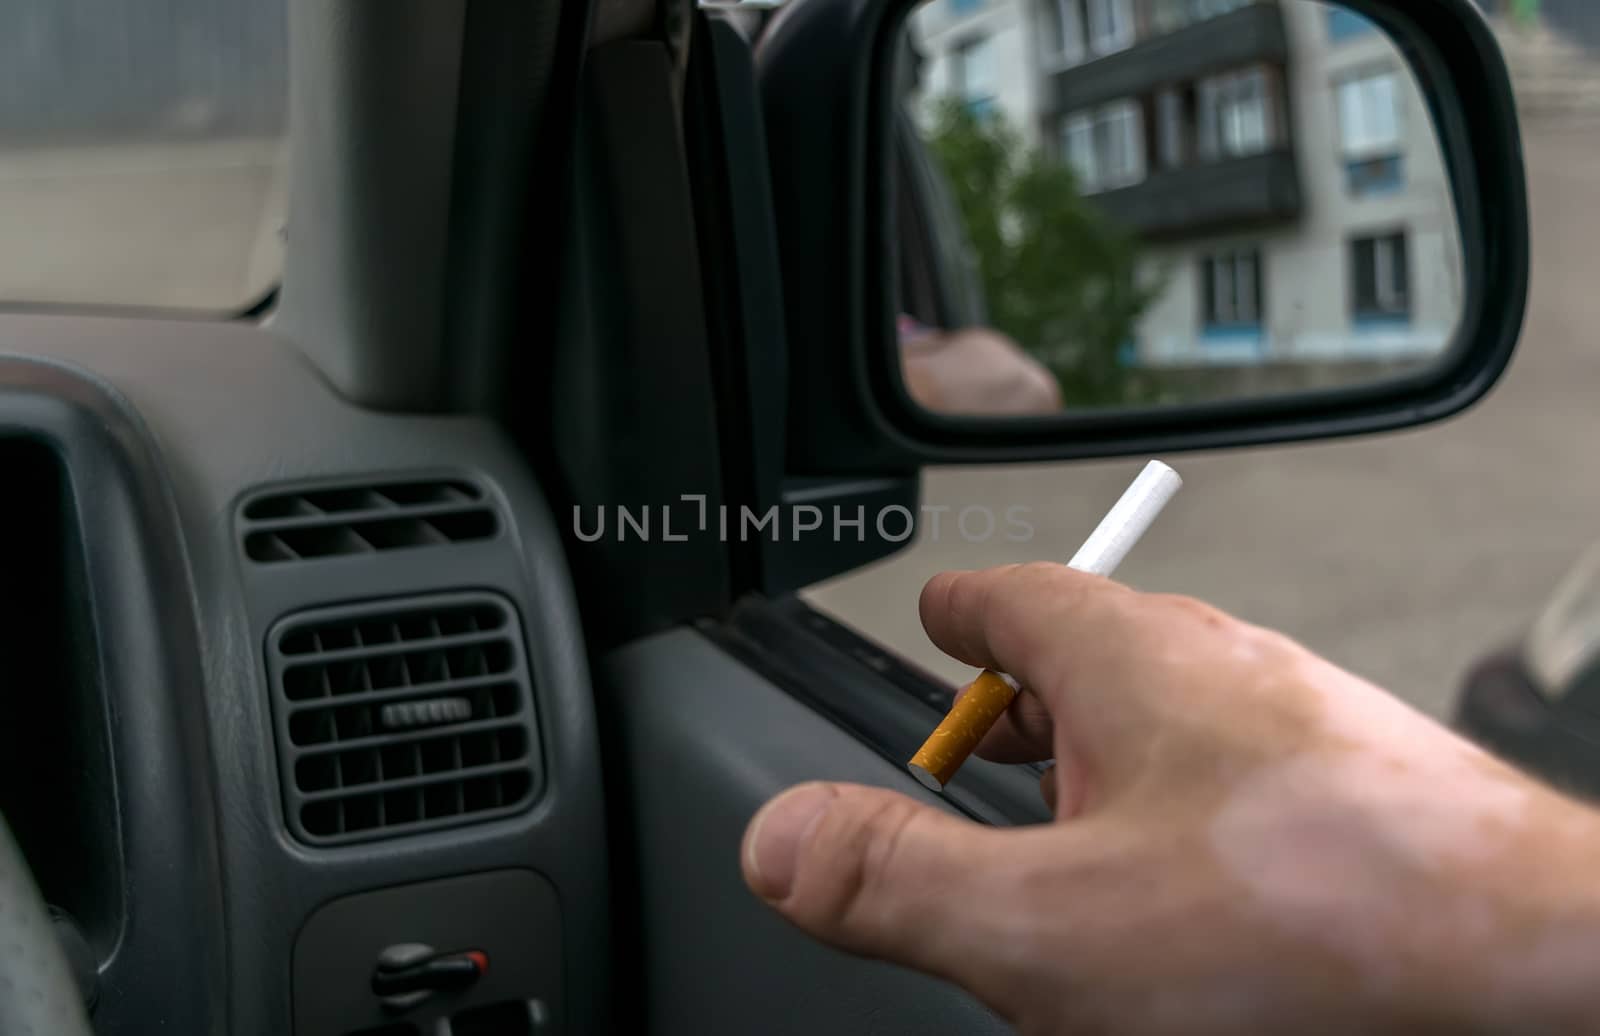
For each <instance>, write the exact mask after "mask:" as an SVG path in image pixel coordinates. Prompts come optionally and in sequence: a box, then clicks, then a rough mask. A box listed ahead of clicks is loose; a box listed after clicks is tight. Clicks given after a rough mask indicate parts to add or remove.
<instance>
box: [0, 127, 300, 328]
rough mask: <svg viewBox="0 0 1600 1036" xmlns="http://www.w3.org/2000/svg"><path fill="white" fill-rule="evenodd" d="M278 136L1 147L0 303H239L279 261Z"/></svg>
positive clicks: (210, 306) (269, 279) (281, 184)
mask: <svg viewBox="0 0 1600 1036" xmlns="http://www.w3.org/2000/svg"><path fill="white" fill-rule="evenodd" d="M283 169H284V156H283V147H282V145H281V143H279V142H278V141H273V140H207V141H190V142H164V143H152V144H141V145H133V146H130V145H125V144H108V145H103V146H98V147H96V146H88V147H85V146H78V147H58V148H30V149H21V150H19V149H13V148H5V147H0V241H3V242H4V244H3V245H0V304H3V303H6V302H12V301H18V300H23V301H28V302H35V303H65V304H69V305H78V304H92V305H112V306H155V307H175V308H180V309H193V310H202V311H204V310H212V311H216V310H221V311H235V310H238V309H242V308H244V307H246V306H248V305H250V304H252V303H254V302H256V301H258V300H259V299H260V298H261V296H262V295H264V294H265V293H266V292H267V290H268V289H270V288H271V286H272V285H273V283H274V282H276V280H277V278H278V271H279V270H280V269H282V266H283V240H282V237H281V234H280V230H281V228H282V224H283V213H284V208H285V194H284V189H285V178H284V175H283Z"/></svg>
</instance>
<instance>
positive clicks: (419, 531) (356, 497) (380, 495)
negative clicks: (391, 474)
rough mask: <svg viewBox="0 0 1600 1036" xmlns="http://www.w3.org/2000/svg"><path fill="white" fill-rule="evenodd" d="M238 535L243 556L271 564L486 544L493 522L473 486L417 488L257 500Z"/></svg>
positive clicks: (311, 492) (391, 485) (425, 484)
mask: <svg viewBox="0 0 1600 1036" xmlns="http://www.w3.org/2000/svg"><path fill="white" fill-rule="evenodd" d="M243 527H244V552H245V554H246V556H248V557H249V558H250V560H252V561H258V562H263V563H271V562H281V561H300V560H304V559H307V558H325V557H333V556H336V555H340V554H370V553H373V552H376V551H380V550H402V549H406V548H411V547H431V546H436V545H439V544H444V543H465V542H468V541H470V540H486V539H489V538H490V537H492V536H494V535H495V534H496V533H497V532H498V531H499V522H498V521H497V520H496V518H495V512H494V509H493V508H492V507H491V506H490V505H489V503H488V501H486V500H485V499H484V494H483V490H482V489H480V488H479V487H478V486H475V485H473V484H472V483H470V482H463V481H417V482H384V483H377V484H373V485H361V486H333V487H322V488H315V489H304V490H298V491H295V492H290V493H272V494H269V495H265V496H258V497H255V498H254V499H252V500H250V501H248V502H246V504H245V505H244V521H243Z"/></svg>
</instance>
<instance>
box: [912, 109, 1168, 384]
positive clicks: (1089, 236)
mask: <svg viewBox="0 0 1600 1036" xmlns="http://www.w3.org/2000/svg"><path fill="white" fill-rule="evenodd" d="M929 146H930V148H931V150H932V152H933V155H934V157H935V159H936V160H937V161H938V162H939V164H940V165H941V166H942V167H943V170H944V173H945V177H946V179H947V180H948V181H949V184H950V188H951V193H952V194H953V195H954V197H955V202H956V207H957V208H958V209H959V210H960V213H961V217H962V222H963V224H964V225H965V230H966V234H967V242H968V244H969V245H970V246H971V248H972V250H973V253H974V255H975V258H976V262H977V266H978V270H979V277H980V279H981V281H982V287H983V292H984V295H985V297H986V299H987V301H988V306H989V323H990V324H991V325H992V326H993V327H994V328H995V329H996V330H999V331H1002V332H1004V333H1005V334H1007V335H1009V336H1010V337H1011V338H1012V339H1013V340H1015V341H1016V342H1017V343H1018V344H1019V345H1021V346H1022V347H1023V348H1024V349H1027V350H1028V351H1029V352H1030V353H1032V354H1033V355H1034V356H1035V357H1037V358H1038V359H1039V360H1040V361H1041V362H1043V363H1044V364H1045V365H1046V366H1048V367H1049V368H1050V369H1051V370H1052V371H1054V372H1055V374H1056V376H1057V378H1059V379H1060V381H1061V391H1062V396H1063V398H1064V400H1065V401H1066V403H1067V405H1069V406H1074V405H1076V406H1107V405H1113V404H1126V403H1134V402H1142V401H1146V397H1147V396H1148V392H1149V390H1148V388H1147V386H1145V384H1144V379H1141V378H1139V377H1138V376H1137V375H1136V372H1134V371H1131V370H1130V369H1128V368H1127V367H1125V366H1124V365H1123V364H1122V362H1121V353H1122V351H1123V349H1124V347H1125V346H1126V345H1127V343H1129V342H1131V341H1132V340H1133V337H1134V330H1135V327H1136V325H1137V323H1138V320H1139V317H1140V315H1141V314H1143V313H1144V311H1145V309H1146V308H1147V307H1148V306H1149V305H1150V303H1151V301H1152V300H1153V299H1154V298H1155V296H1156V295H1157V294H1158V293H1159V291H1160V285H1159V284H1157V283H1151V280H1152V278H1149V277H1145V278H1143V279H1141V277H1140V272H1139V261H1138V260H1139V253H1138V243H1137V241H1136V240H1135V239H1134V237H1133V235H1131V234H1130V233H1128V232H1127V231H1126V230H1124V229H1123V228H1121V227H1119V226H1117V225H1116V224H1115V223H1113V222H1112V221H1111V220H1109V219H1108V218H1106V216H1105V215H1104V213H1102V212H1101V211H1100V209H1099V208H1098V207H1097V206H1096V205H1095V204H1094V203H1093V202H1092V201H1088V200H1086V199H1085V198H1084V196H1083V192H1082V191H1081V190H1080V189H1079V185H1078V181H1077V177H1076V175H1075V174H1074V173H1073V170H1072V169H1071V168H1070V167H1068V166H1066V165H1065V164H1063V163H1061V162H1057V161H1055V160H1053V159H1052V158H1050V157H1048V156H1046V155H1044V154H1043V153H1041V152H1040V151H1039V150H1038V149H1032V148H1028V147H1027V146H1026V145H1025V144H1024V142H1023V141H1022V138H1021V137H1020V136H1019V135H1018V134H1017V132H1016V131H1015V130H1014V129H1013V128H1012V127H1011V126H1009V125H1008V124H1007V123H1006V121H1005V120H1004V119H1003V118H1001V117H1000V116H999V115H997V114H993V113H986V114H979V113H977V112H975V111H973V110H972V108H971V107H970V106H968V105H967V104H964V103H962V102H961V101H960V100H957V99H952V98H947V99H942V100H940V101H938V102H936V104H935V110H934V113H933V125H932V132H931V134H930V136H929ZM1158 279H1159V278H1157V280H1158Z"/></svg>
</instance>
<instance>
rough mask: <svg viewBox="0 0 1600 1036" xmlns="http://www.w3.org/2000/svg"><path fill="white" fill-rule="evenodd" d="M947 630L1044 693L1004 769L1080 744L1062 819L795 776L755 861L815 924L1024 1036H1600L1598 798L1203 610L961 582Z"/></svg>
mask: <svg viewBox="0 0 1600 1036" xmlns="http://www.w3.org/2000/svg"><path fill="white" fill-rule="evenodd" d="M922 620H923V624H924V626H926V628H927V630H928V634H929V636H930V637H931V638H932V639H933V641H934V642H935V643H936V644H938V645H939V646H940V647H941V648H943V649H944V650H945V651H946V652H948V653H950V654H951V655H953V656H955V657H957V658H959V659H961V660H963V661H965V662H968V663H970V664H972V665H974V666H987V667H992V668H995V669H1000V670H1003V671H1006V672H1010V673H1012V674H1014V675H1015V676H1017V677H1019V678H1020V679H1021V680H1022V682H1023V683H1024V684H1025V685H1026V686H1027V687H1028V688H1029V693H1025V694H1023V695H1021V696H1019V697H1018V699H1017V701H1016V703H1015V704H1014V705H1013V706H1012V710H1011V712H1010V713H1009V714H1008V715H1007V716H1006V717H1004V718H1003V719H1002V721H1001V723H1000V725H999V726H997V727H996V729H995V730H994V731H992V732H991V734H990V735H989V737H988V738H987V740H986V741H985V742H984V745H983V747H982V749H981V752H982V754H984V755H985V756H987V757H989V758H992V759H1000V760H1007V761H1018V760H1032V759H1043V758H1046V757H1054V758H1055V759H1056V760H1057V761H1058V765H1057V766H1056V767H1055V768H1054V769H1053V770H1051V771H1050V772H1049V773H1048V774H1047V775H1046V778H1045V782H1044V790H1045V794H1046V797H1047V799H1049V800H1050V801H1051V802H1052V803H1053V804H1054V806H1055V810H1056V814H1057V821H1056V822H1055V823H1053V824H1049V825H1043V826H1039V827H1032V828H1023V829H1011V830H997V829H994V828H989V827H982V826H978V825H975V824H971V823H967V822H965V821H962V820H958V819H955V818H954V817H952V816H950V815H948V814H946V813H944V812H941V811H938V810H935V809H933V808H930V807H927V806H923V805H920V804H918V803H916V802H914V801H913V800H911V799H909V798H906V797H904V796H901V795H898V794H894V793H891V792H888V791H883V790H879V789H873V788H864V787H857V786H851V785H834V784H809V785H803V786H801V787H800V788H797V789H792V790H791V791H789V792H787V793H785V794H784V795H783V796H780V797H779V798H777V799H775V800H774V801H773V802H772V803H770V804H769V805H768V806H767V807H766V808H765V809H763V810H762V812H761V813H760V814H758V815H757V817H756V818H755V819H754V820H753V821H752V822H751V825H750V828H749V830H748V831H747V833H746V836H745V844H744V847H743V861H744V870H745V877H746V880H747V881H748V882H749V884H750V886H751V888H752V889H754V890H755V891H756V892H757V893H758V894H760V895H761V896H762V897H764V898H765V899H767V901H768V902H769V903H771V904H772V906H773V907H774V908H776V909H777V910H778V912H779V913H781V914H783V916H785V917H786V918H788V919H789V920H790V921H792V922H793V923H794V924H796V925H798V926H799V927H800V928H801V929H803V930H805V931H806V932H808V933H810V934H811V935H813V936H815V937H817V938H819V939H821V940H823V941H826V942H828V943H831V944H833V945H835V946H839V947H841V948H843V949H846V950H849V951H852V952H855V953H860V954H864V955H868V956H872V957H880V958H884V959H888V960H891V961H895V962H899V963H902V964H905V965H909V966H911V967H914V968H917V969H920V970H923V971H926V972H929V973H932V974H935V975H939V976H942V977H945V978H948V979H950V980H952V981H954V982H956V983H959V984H960V985H962V986H964V987H966V988H967V989H969V990H970V991H972V992H973V993H974V994H976V995H977V996H978V997H979V998H981V999H982V1000H983V1001H985V1002H986V1003H988V1004H989V1005H990V1006H992V1007H993V1008H994V1009H995V1010H997V1011H999V1012H1000V1013H1001V1014H1002V1015H1004V1016H1005V1017H1006V1018H1007V1019H1009V1020H1010V1021H1011V1022H1013V1023H1014V1024H1016V1025H1017V1026H1018V1027H1019V1028H1020V1029H1021V1030H1022V1031H1023V1032H1024V1033H1065V1032H1073V1033H1077V1032H1096V1033H1098V1032H1112V1031H1114V1032H1119V1033H1123V1032H1127V1033H1162V1032H1207V1033H1237V1032H1247V1031H1248V1032H1274V1033H1276V1032H1302V1031H1315V1032H1363V1033H1368V1032H1384V1031H1392V1032H1418V1031H1462V1030H1467V1031H1486V1032H1487V1031H1506V1032H1577V1031H1590V1030H1593V1029H1594V1027H1595V1025H1596V1021H1595V1019H1596V1018H1597V1017H1600V992H1590V989H1591V988H1592V986H1593V981H1592V978H1591V975H1590V973H1591V972H1592V970H1593V968H1594V962H1595V960H1596V959H1600V890H1591V888H1590V886H1593V884H1594V882H1593V879H1592V877H1591V870H1592V868H1593V866H1594V861H1595V859H1597V858H1600V856H1597V854H1600V824H1597V819H1596V817H1594V816H1593V815H1592V814H1591V813H1590V812H1589V811H1588V810H1586V809H1584V808H1583V807H1581V806H1578V805H1576V804H1575V803H1572V802H1569V801H1567V800H1565V799H1563V798H1561V797H1560V796H1558V795H1557V794H1555V793H1554V792H1551V791H1549V790H1546V789H1544V788H1542V787H1541V786H1539V785H1537V784H1535V783H1533V782H1532V781H1530V780H1528V779H1526V778H1524V777H1522V776H1521V775H1519V774H1517V773H1516V772H1514V771H1512V770H1510V769H1508V768H1507V767H1505V766H1503V765H1501V764H1500V763H1498V762H1496V761H1495V760H1493V759H1491V758H1490V757H1488V756H1487V755H1485V754H1484V753H1482V752H1480V751H1479V750H1477V749H1476V748H1474V747H1473V746H1471V745H1469V744H1467V743H1466V742H1465V741H1463V740H1461V739H1459V738H1458V737H1456V736H1455V735H1454V734H1452V733H1450V732H1448V731H1446V730H1445V729H1443V728H1442V727H1439V726H1438V725H1436V724H1435V723H1433V722H1432V721H1431V720H1429V719H1427V718H1426V717H1424V716H1422V715H1420V714H1418V713H1416V712H1414V711H1412V710H1411V709H1410V708H1409V707H1407V706H1406V705H1404V704H1402V703H1401V702H1399V701H1398V700H1396V699H1395V698H1392V697H1390V696H1389V695H1388V694H1386V693H1385V692H1383V691H1381V690H1379V689H1378V688H1376V687H1374V686H1372V685H1370V684H1368V683H1365V682H1363V681H1362V680H1360V679H1358V678H1356V677H1354V676H1351V675H1350V674H1348V673H1346V672H1343V671H1342V670H1340V669H1338V668H1336V667H1334V666H1333V665H1331V664H1329V663H1328V662H1325V661H1323V660H1322V659H1320V658H1318V657H1317V656H1315V655H1313V654H1311V653H1310V652H1309V651H1307V650H1305V649H1304V648H1302V647H1300V646H1299V645H1297V644H1295V643H1293V642H1291V641H1289V640H1287V639H1285V638H1284V637H1282V636H1279V635H1277V634H1275V633H1271V632H1269V631H1267V630H1263V629H1259V628H1257V627H1253V626H1250V625H1247V624H1245V623H1243V622H1240V621H1238V620H1236V619H1233V618H1231V617H1229V616H1227V615H1225V614H1223V613H1221V612H1219V611H1216V610H1214V609H1212V608H1210V607H1209V606H1207V605H1204V604H1201V603H1199V602H1197V601H1193V600H1190V599H1187V598H1177V597H1166V596H1156V595H1149V594H1142V593H1136V592H1134V591H1132V590H1129V589H1126V588H1124V587H1121V586H1119V585H1117V584H1114V583H1111V582H1108V581H1106V580H1103V579H1099V578H1096V577H1093V576H1086V575H1083V574H1080V573H1076V572H1073V571H1071V570H1069V569H1067V568H1065V567H1062V566H1057V565H1027V566H1020V567H1018V566H1013V567H1009V568H1003V569H996V570H991V571H987V572H969V573H947V574H945V575H941V576H939V577H937V578H935V579H934V580H933V581H932V582H931V583H929V584H928V586H927V588H926V589H925V590H924V591H923V594H922ZM1589 1010H1594V1011H1595V1012H1597V1013H1593V1014H1591V1013H1588V1012H1589Z"/></svg>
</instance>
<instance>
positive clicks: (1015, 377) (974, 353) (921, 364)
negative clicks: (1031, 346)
mask: <svg viewBox="0 0 1600 1036" xmlns="http://www.w3.org/2000/svg"><path fill="white" fill-rule="evenodd" d="M900 359H901V365H902V367H901V369H902V371H903V372H904V375H905V380H906V387H907V389H908V390H909V391H910V393H911V398H912V399H913V400H914V401H915V402H916V403H917V405H919V406H921V407H922V408H923V409H924V410H930V411H933V412H934V413H940V414H968V415H989V416H1003V415H1008V414H1047V413H1053V412H1055V411H1057V410H1060V409H1061V387H1060V386H1059V385H1058V384H1057V383H1056V379H1055V377H1054V375H1052V374H1051V373H1050V372H1049V370H1047V369H1046V368H1045V367H1044V366H1043V365H1042V364H1040V363H1039V361H1037V360H1035V359H1034V358H1033V357H1031V356H1029V355H1028V354H1027V353H1026V352H1024V351H1023V350H1022V349H1021V348H1019V347H1018V346H1017V344H1016V343H1015V342H1013V341H1012V340H1011V339H1009V338H1007V337H1005V336H1004V335H1001V334H999V333H997V332H995V331H991V330H989V329H987V328H981V327H973V328H967V329H965V330H961V331H951V332H943V331H933V330H929V329H925V328H921V329H918V332H917V333H915V334H907V333H905V329H904V328H902V334H901V340H900Z"/></svg>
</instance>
